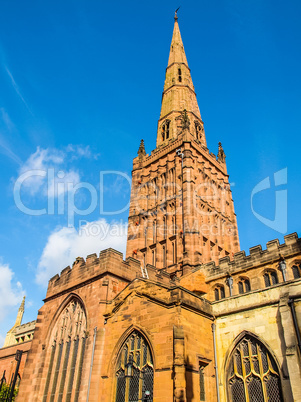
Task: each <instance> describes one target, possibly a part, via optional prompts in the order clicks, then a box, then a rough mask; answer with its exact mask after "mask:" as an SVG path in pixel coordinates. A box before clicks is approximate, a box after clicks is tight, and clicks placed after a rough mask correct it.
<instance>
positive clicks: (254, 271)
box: [196, 233, 301, 299]
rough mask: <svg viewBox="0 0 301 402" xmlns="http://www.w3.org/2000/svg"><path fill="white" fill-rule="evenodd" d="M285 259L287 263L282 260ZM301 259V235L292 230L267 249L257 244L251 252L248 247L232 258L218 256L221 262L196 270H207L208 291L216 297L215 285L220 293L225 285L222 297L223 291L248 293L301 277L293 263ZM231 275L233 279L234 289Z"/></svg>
mask: <svg viewBox="0 0 301 402" xmlns="http://www.w3.org/2000/svg"><path fill="white" fill-rule="evenodd" d="M282 261H284V263H285V265H284V266H282V265H281V264H280V262H282ZM300 263H301V238H298V235H297V233H292V234H289V235H286V236H284V243H282V244H280V242H279V240H278V239H275V240H271V241H269V242H268V243H267V244H266V248H265V249H262V247H261V245H257V246H254V247H251V248H250V249H249V255H246V253H245V251H239V252H238V253H235V254H234V256H233V259H232V260H230V257H229V256H226V257H223V258H220V259H219V264H218V265H216V264H215V263H214V262H213V261H211V262H209V263H207V264H204V265H202V266H201V267H199V268H198V269H197V270H196V271H198V270H201V271H203V272H204V274H205V277H206V283H207V285H208V287H209V291H208V295H209V298H210V299H213V298H214V296H213V292H214V291H215V290H216V289H218V290H216V292H217V293H218V292H220V290H221V288H224V290H223V291H222V293H220V294H219V298H223V295H224V297H227V296H230V295H231V293H232V295H235V294H238V293H246V292H248V291H252V290H258V289H263V288H265V287H268V286H273V285H278V284H280V283H282V282H287V281H291V280H295V279H298V278H296V277H295V276H294V272H293V267H294V266H295V265H296V264H297V265H298V266H299V264H300ZM283 267H285V269H284V270H283ZM229 278H231V279H230V282H232V287H231V292H230V286H229ZM246 281H247V285H246ZM245 285H246V287H245Z"/></svg>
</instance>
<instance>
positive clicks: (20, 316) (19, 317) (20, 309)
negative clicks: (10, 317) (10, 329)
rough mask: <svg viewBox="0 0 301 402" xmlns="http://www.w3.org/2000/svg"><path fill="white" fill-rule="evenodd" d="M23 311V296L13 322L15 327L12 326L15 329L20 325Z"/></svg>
mask: <svg viewBox="0 0 301 402" xmlns="http://www.w3.org/2000/svg"><path fill="white" fill-rule="evenodd" d="M24 310H25V296H23V300H22V303H21V305H20V307H19V310H18V314H17V318H16V322H15V325H14V326H15V327H17V326H19V325H21V324H22V318H23V314H24Z"/></svg>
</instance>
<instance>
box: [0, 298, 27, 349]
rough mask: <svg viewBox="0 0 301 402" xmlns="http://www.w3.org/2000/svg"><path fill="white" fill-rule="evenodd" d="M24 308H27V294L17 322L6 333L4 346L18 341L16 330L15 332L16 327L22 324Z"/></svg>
mask: <svg viewBox="0 0 301 402" xmlns="http://www.w3.org/2000/svg"><path fill="white" fill-rule="evenodd" d="M24 310H25V296H23V300H22V302H21V305H20V307H19V310H18V314H17V318H16V322H15V324H14V326H13V327H12V328H11V329H10V330H9V331H8V332H7V334H6V337H5V341H4V345H3V347H7V346H10V345H13V344H15V343H16V341H15V336H14V332H15V329H16V328H17V327H19V326H20V325H21V324H22V318H23V314H24Z"/></svg>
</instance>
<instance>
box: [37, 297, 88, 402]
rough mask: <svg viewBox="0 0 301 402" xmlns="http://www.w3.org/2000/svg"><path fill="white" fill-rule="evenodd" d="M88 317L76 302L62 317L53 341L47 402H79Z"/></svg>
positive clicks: (46, 390)
mask: <svg viewBox="0 0 301 402" xmlns="http://www.w3.org/2000/svg"><path fill="white" fill-rule="evenodd" d="M86 328H87V321H86V314H85V311H84V308H83V306H82V304H81V303H80V302H79V301H78V300H77V299H72V300H71V301H70V302H69V303H68V305H67V306H66V307H65V308H64V310H63V311H62V313H61V314H60V316H59V317H58V319H57V321H56V324H55V326H54V328H53V331H52V336H51V340H50V345H51V346H50V360H49V366H48V373H47V377H46V383H45V388H44V395H43V402H46V401H47V400H49V401H50V402H52V401H54V400H56V401H57V402H60V401H62V400H63V399H64V400H65V401H66V402H69V401H71V398H72V400H73V401H77V400H78V397H79V388H80V383H81V376H82V364H83V359H84V353H85V344H86Z"/></svg>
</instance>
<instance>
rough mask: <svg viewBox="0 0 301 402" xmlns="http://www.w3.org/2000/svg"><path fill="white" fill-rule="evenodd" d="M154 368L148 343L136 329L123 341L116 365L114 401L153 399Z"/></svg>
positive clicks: (125, 401) (127, 401)
mask: <svg viewBox="0 0 301 402" xmlns="http://www.w3.org/2000/svg"><path fill="white" fill-rule="evenodd" d="M153 381H154V368H153V358H152V354H151V351H150V348H149V345H148V343H147V341H146V339H145V338H144V336H143V335H141V334H140V333H139V332H138V331H134V332H132V333H131V335H130V336H129V337H128V338H127V340H126V341H125V342H124V344H123V346H122V348H121V351H120V353H119V357H118V360H117V367H116V399H115V401H116V402H133V401H142V400H143V399H144V397H145V393H146V392H147V391H148V392H149V396H148V401H149V402H152V401H153Z"/></svg>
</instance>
